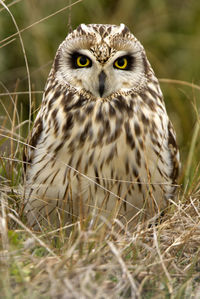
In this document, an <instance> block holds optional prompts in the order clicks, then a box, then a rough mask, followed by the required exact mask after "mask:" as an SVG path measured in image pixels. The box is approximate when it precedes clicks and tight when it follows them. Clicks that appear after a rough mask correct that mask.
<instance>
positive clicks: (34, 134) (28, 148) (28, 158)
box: [23, 113, 43, 174]
mask: <svg viewBox="0 0 200 299" xmlns="http://www.w3.org/2000/svg"><path fill="white" fill-rule="evenodd" d="M42 130H43V120H42V117H41V116H40V113H39V114H38V115H37V117H36V120H35V122H34V126H33V129H32V131H31V133H30V136H29V137H28V139H27V144H26V145H25V147H24V151H23V162H24V163H23V164H24V174H26V169H27V164H31V163H32V157H33V154H34V151H35V148H36V145H37V143H38V140H39V139H40V136H41V132H42Z"/></svg>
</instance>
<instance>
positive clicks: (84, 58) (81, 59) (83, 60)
mask: <svg viewBox="0 0 200 299" xmlns="http://www.w3.org/2000/svg"><path fill="white" fill-rule="evenodd" d="M79 61H80V64H82V65H84V64H86V63H87V58H86V57H85V56H81V58H80V60H79Z"/></svg>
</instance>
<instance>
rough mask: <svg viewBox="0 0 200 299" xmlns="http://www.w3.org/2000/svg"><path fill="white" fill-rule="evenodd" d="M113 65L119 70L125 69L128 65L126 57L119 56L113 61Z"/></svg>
mask: <svg viewBox="0 0 200 299" xmlns="http://www.w3.org/2000/svg"><path fill="white" fill-rule="evenodd" d="M114 67H116V68H117V69H120V70H126V69H127V67H128V59H127V58H126V57H120V58H118V59H117V60H115V62H114Z"/></svg>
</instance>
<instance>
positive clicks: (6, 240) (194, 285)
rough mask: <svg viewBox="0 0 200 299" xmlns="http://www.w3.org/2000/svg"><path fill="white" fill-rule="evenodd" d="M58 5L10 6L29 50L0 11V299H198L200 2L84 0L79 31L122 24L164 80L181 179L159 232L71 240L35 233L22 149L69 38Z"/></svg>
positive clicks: (85, 234)
mask: <svg viewBox="0 0 200 299" xmlns="http://www.w3.org/2000/svg"><path fill="white" fill-rule="evenodd" d="M71 2H72V1H71ZM5 3H6V4H8V3H9V2H8V1H5ZM11 3H12V2H11ZM47 3H48V5H47ZM56 3H57V4H56V5H55V1H50V0H49V1H47V0H46V1H40V2H37V5H36V4H35V2H34V1H26V2H25V1H19V2H18V3H16V4H14V5H13V6H10V11H11V14H12V16H13V20H15V22H16V24H17V26H18V27H19V30H22V29H26V28H28V29H26V30H24V31H23V32H21V43H20V40H19V38H18V35H14V36H13V37H12V35H13V34H15V32H16V24H15V25H14V24H13V20H12V18H11V15H9V14H8V12H7V11H6V10H5V9H3V6H2V10H0V34H1V40H5V39H6V38H7V37H8V39H6V40H5V41H4V42H1V43H0V54H1V55H0V65H1V68H2V77H1V79H0V290H1V293H0V297H1V298H6V299H7V298H28V297H30V298H31V299H32V298H45V299H46V298H67V299H68V298H113V299H114V298H176V299H179V298H180V299H182V298H194V299H198V298H200V287H199V285H200V258H199V256H200V200H199V198H200V171H199V162H200V142H199V121H200V118H199V95H200V92H199V90H200V86H199V74H200V60H199V53H200V42H199V34H200V26H199V23H200V18H199V12H200V3H198V1H194V0H193V1H189V2H188V1H182V2H181V3H180V1H178V0H176V1H175V0H174V1H168V2H167V1H164V0H161V1H159V4H158V1H153V0H150V1H146V2H145V1H139V0H138V1H136V0H135V1H128V0H125V1H109V3H108V1H103V0H102V1H92V0H85V1H84V0H83V1H81V2H80V3H78V4H76V5H74V6H73V7H72V9H71V24H72V26H73V27H75V26H76V25H78V24H79V23H81V22H86V23H90V22H91V23H94V22H103V23H105V22H107V23H108V22H110V23H119V21H120V22H124V23H126V24H127V25H128V26H129V27H130V28H131V29H133V32H134V33H135V34H136V36H137V37H138V38H139V39H140V40H141V42H142V43H143V44H144V46H145V49H146V50H147V54H148V57H149V59H150V61H151V63H152V66H153V68H154V69H155V71H156V74H157V75H158V77H159V78H161V80H160V82H161V88H162V90H163V93H164V96H165V100H166V105H167V109H168V112H169V115H170V118H171V120H172V122H173V124H174V127H175V129H176V132H177V138H178V143H179V147H180V151H181V157H182V172H181V176H180V188H179V192H178V194H177V197H176V200H175V201H174V202H172V204H171V207H170V208H169V211H168V212H167V213H166V215H165V216H164V218H163V219H162V221H161V222H160V223H157V225H152V226H150V227H149V226H148V225H145V224H142V223H141V224H140V223H139V224H138V225H137V226H136V227H135V228H134V229H133V230H132V231H127V230H125V231H123V233H122V232H120V231H121V227H119V226H117V228H116V229H115V230H114V229H110V227H107V226H106V225H104V226H103V227H101V226H98V225H96V226H95V227H94V228H93V230H90V229H86V228H85V227H84V226H83V225H82V226H81V225H80V223H78V222H77V223H75V224H74V225H73V229H72V230H71V233H70V234H69V235H67V234H66V230H67V228H62V229H61V228H60V229H58V230H52V229H51V227H49V229H48V231H46V232H45V233H43V234H42V233H38V232H33V231H31V230H30V229H29V228H28V227H27V226H26V219H25V216H24V215H23V180H22V172H23V169H22V168H23V163H22V162H21V161H22V151H23V146H24V143H25V142H26V136H27V133H28V129H29V125H31V124H32V121H33V120H34V118H35V115H36V113H37V108H38V105H39V103H40V101H41V92H42V90H43V88H44V84H45V80H46V77H47V74H48V71H49V69H50V66H51V61H52V59H53V57H54V54H55V51H56V48H57V46H58V45H59V43H60V42H61V41H62V40H63V38H64V36H65V35H66V33H67V24H68V19H67V17H68V13H69V10H67V9H65V10H63V11H60V12H59V13H58V14H57V15H55V16H52V17H51V16H50V15H51V14H53V13H55V12H56V11H58V10H60V9H62V8H64V7H66V6H67V5H68V4H69V3H70V1H64V0H60V1H56ZM177 12H178V13H177ZM45 17H48V18H47V19H45V20H43V19H44V18H45ZM37 21H39V23H38V24H35V22H37ZM30 25H31V26H30ZM13 39H14V40H13ZM22 45H23V46H22ZM23 47H24V49H25V53H26V56H27V61H28V66H26V63H25V60H24V59H25V57H26V56H25V55H24V52H23V51H22V48H23ZM29 72H30V76H29ZM163 78H170V79H163ZM28 81H29V82H30V84H31V89H32V91H33V93H32V94H31V95H32V96H31V105H29V103H30V102H29V98H30V95H29V87H28ZM193 83H194V84H193ZM195 84H196V85H195ZM22 91H23V92H22ZM24 91H25V93H24ZM30 108H31V115H30Z"/></svg>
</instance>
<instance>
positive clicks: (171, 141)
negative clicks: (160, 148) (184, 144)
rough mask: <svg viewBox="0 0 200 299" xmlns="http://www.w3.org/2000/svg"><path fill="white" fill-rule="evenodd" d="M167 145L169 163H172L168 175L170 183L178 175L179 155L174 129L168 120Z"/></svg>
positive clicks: (174, 181)
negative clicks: (169, 155) (169, 156)
mask: <svg viewBox="0 0 200 299" xmlns="http://www.w3.org/2000/svg"><path fill="white" fill-rule="evenodd" d="M168 146H169V151H170V154H171V165H172V171H171V175H170V177H171V179H172V183H173V184H176V181H177V178H178V175H179V170H180V157H179V151H178V147H177V143H176V136H175V131H174V128H173V126H172V124H171V122H170V121H169V124H168Z"/></svg>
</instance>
